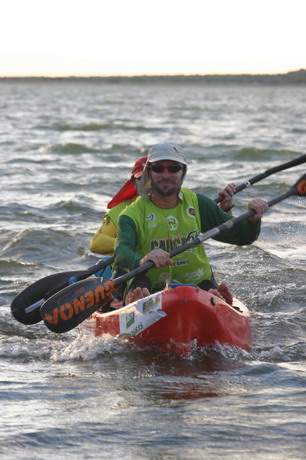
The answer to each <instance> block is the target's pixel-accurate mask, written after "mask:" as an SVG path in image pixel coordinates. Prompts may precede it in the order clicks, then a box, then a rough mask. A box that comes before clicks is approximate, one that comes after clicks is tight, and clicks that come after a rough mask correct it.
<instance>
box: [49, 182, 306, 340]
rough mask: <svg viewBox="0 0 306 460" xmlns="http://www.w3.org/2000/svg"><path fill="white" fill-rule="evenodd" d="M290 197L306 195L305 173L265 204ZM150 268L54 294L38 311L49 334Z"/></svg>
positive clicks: (220, 229)
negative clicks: (292, 184)
mask: <svg viewBox="0 0 306 460" xmlns="http://www.w3.org/2000/svg"><path fill="white" fill-rule="evenodd" d="M292 195H299V196H305V195H306V174H304V176H303V177H301V179H300V180H299V181H297V183H296V184H295V185H294V186H293V187H291V188H290V189H289V190H288V191H287V192H286V193H283V194H282V195H279V196H277V197H275V198H274V199H273V200H271V201H269V202H268V205H269V207H271V206H273V205H275V204H276V203H279V202H280V201H282V200H284V199H285V198H288V197H290V196H292ZM254 214H255V211H253V210H250V211H247V212H245V213H244V214H241V215H240V216H238V217H235V218H232V219H230V220H228V221H226V222H224V223H222V224H221V225H219V226H217V227H214V228H212V229H211V230H209V231H208V232H206V233H203V234H202V235H199V236H198V237H196V238H195V239H194V240H193V241H190V242H188V243H185V244H183V245H182V246H180V247H177V248H175V249H174V250H173V251H171V252H170V257H174V256H175V255H177V254H179V253H181V252H183V251H186V249H190V248H193V247H195V246H197V245H198V244H200V243H202V242H203V241H206V240H207V239H209V238H213V237H215V236H217V235H218V234H219V233H221V232H223V231H224V230H227V229H230V228H232V227H233V226H234V225H236V224H237V223H238V222H241V221H243V220H245V219H248V218H249V217H251V216H252V215H254ZM152 267H154V263H153V262H151V261H150V262H148V263H146V264H145V265H142V266H141V267H138V268H135V270H132V271H131V272H129V273H126V274H124V275H122V276H120V277H118V278H116V279H114V280H107V281H105V282H103V280H102V279H101V278H95V279H88V280H85V281H80V282H78V283H75V284H73V285H72V286H68V287H66V288H65V289H63V290H62V291H60V292H58V293H57V294H54V295H53V296H52V297H50V298H49V299H48V300H47V301H46V302H45V303H44V304H43V305H42V307H41V309H40V313H41V316H42V318H43V320H44V322H45V324H46V326H47V327H48V329H50V330H51V331H53V332H58V333H61V332H67V331H70V330H71V329H73V328H74V327H76V326H77V325H78V324H80V323H82V322H83V321H84V320H85V319H86V318H88V317H89V316H90V315H91V314H92V313H94V312H95V311H96V310H98V309H99V308H100V307H102V306H103V305H105V304H107V303H108V302H109V299H110V298H111V294H112V292H114V291H115V290H116V288H117V287H118V286H119V285H120V284H122V283H124V282H126V281H128V280H130V279H132V278H134V277H135V276H137V275H139V274H140V273H145V272H146V271H147V270H149V269H150V268H152Z"/></svg>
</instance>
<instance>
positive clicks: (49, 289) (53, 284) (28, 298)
mask: <svg viewBox="0 0 306 460" xmlns="http://www.w3.org/2000/svg"><path fill="white" fill-rule="evenodd" d="M113 261H114V258H113V257H110V258H108V259H106V260H105V259H102V260H100V262H98V263H97V264H96V265H93V266H92V267H89V268H87V269H86V270H78V271H71V272H63V273H56V274H54V275H49V276H46V277H45V278H42V279H40V280H38V281H36V282H35V283H33V284H31V285H30V286H28V287H27V288H26V289H24V290H23V291H22V292H21V293H20V294H18V295H17V297H15V299H14V300H13V302H12V304H11V311H12V314H13V316H14V317H15V319H17V321H19V322H20V323H23V324H35V323H38V322H39V321H41V320H42V318H41V316H40V313H39V308H40V307H41V305H42V304H43V303H44V302H45V300H47V299H48V298H49V297H51V296H52V295H53V294H55V293H56V292H58V291H60V290H61V289H63V288H65V287H66V286H68V285H70V284H73V283H75V282H76V281H79V280H83V279H85V278H88V277H89V276H91V275H93V274H94V273H96V272H97V271H98V270H101V269H102V268H104V267H106V266H107V265H109V264H111V263H112V262H113Z"/></svg>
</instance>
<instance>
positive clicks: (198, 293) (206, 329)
mask: <svg viewBox="0 0 306 460" xmlns="http://www.w3.org/2000/svg"><path fill="white" fill-rule="evenodd" d="M81 330H82V331H83V332H87V333H91V334H93V335H95V336H101V335H103V334H110V335H112V336H126V337H128V338H129V340H131V341H132V342H134V343H136V344H139V345H155V346H158V347H159V348H160V349H162V350H163V351H166V352H167V351H169V352H173V353H175V354H179V355H184V354H187V353H189V352H190V351H191V350H192V349H194V348H196V347H202V346H205V345H214V344H217V343H219V344H229V345H234V346H237V347H239V348H242V349H244V350H246V351H250V349H251V344H252V330H251V318H250V313H249V310H248V309H247V307H246V306H245V305H244V304H243V303H241V302H240V301H239V300H238V299H235V298H234V302H233V306H230V305H228V304H227V303H226V302H224V301H222V300H221V299H219V298H218V297H216V296H214V295H212V294H210V293H208V292H206V291H203V290H202V289H199V288H198V287H194V286H184V285H178V286H176V287H171V288H168V289H165V290H164V291H161V292H159V293H156V294H153V295H151V296H149V297H146V298H144V299H141V300H138V301H137V302H134V303H133V304H130V305H127V306H126V307H123V308H120V309H118V310H114V311H112V312H108V313H100V312H96V313H94V314H93V315H92V316H91V317H90V318H89V319H88V320H86V321H84V323H82V325H81Z"/></svg>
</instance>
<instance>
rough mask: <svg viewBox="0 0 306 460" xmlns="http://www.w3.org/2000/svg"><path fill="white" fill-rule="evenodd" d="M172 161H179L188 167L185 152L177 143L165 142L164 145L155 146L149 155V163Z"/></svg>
mask: <svg viewBox="0 0 306 460" xmlns="http://www.w3.org/2000/svg"><path fill="white" fill-rule="evenodd" d="M161 160H170V161H177V162H178V163H182V164H183V165H186V164H187V163H186V160H185V157H184V153H183V150H182V149H181V147H180V146H179V145H178V144H176V143H175V142H163V143H162V144H155V145H153V147H151V148H150V150H149V153H148V160H147V161H148V163H155V161H161Z"/></svg>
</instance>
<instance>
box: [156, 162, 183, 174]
mask: <svg viewBox="0 0 306 460" xmlns="http://www.w3.org/2000/svg"><path fill="white" fill-rule="evenodd" d="M150 169H151V170H152V171H153V172H155V173H157V174H161V173H163V172H164V171H165V169H166V170H167V171H168V172H169V173H172V174H173V173H178V172H179V171H181V170H182V169H183V166H182V165H168V166H164V165H159V164H153V165H150Z"/></svg>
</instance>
